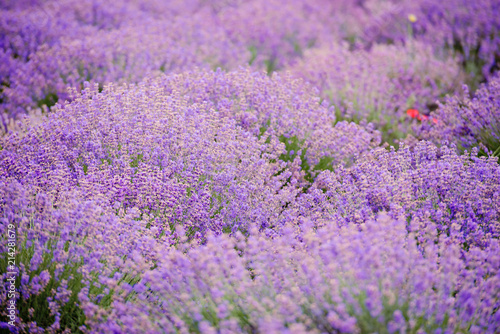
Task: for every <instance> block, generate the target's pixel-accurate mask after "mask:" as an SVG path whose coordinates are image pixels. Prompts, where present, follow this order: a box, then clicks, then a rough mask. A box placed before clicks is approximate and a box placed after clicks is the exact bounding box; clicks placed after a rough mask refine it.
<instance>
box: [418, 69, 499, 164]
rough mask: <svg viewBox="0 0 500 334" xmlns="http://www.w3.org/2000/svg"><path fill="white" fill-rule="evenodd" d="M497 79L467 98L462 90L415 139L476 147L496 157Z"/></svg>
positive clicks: (466, 92)
mask: <svg viewBox="0 0 500 334" xmlns="http://www.w3.org/2000/svg"><path fill="white" fill-rule="evenodd" d="M499 110H500V76H499V75H496V76H495V77H493V78H492V79H491V80H490V81H489V82H488V84H486V85H483V86H482V87H480V89H478V90H477V91H476V92H475V93H473V94H471V93H470V92H469V89H468V88H467V86H464V94H463V96H460V95H455V96H452V97H450V98H448V99H447V100H446V101H445V103H443V104H440V107H439V108H438V109H437V110H436V111H435V113H434V117H435V118H436V119H438V120H439V121H438V122H435V124H432V125H431V124H426V125H425V126H422V127H421V128H420V129H419V135H420V137H422V138H427V139H431V140H434V141H436V142H437V143H440V142H442V141H444V140H447V141H449V142H455V143H456V144H457V145H458V146H459V147H461V148H463V149H468V150H470V149H471V148H472V147H475V146H480V147H481V149H483V151H489V152H490V153H493V155H495V156H500V113H499Z"/></svg>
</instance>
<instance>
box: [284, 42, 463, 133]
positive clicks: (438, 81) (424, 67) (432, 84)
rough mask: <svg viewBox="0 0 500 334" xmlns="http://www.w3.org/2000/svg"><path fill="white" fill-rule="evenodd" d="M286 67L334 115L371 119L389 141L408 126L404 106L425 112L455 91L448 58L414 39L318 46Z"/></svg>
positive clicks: (456, 75)
mask: <svg viewBox="0 0 500 334" xmlns="http://www.w3.org/2000/svg"><path fill="white" fill-rule="evenodd" d="M291 71H292V72H293V74H294V75H296V76H298V77H302V78H304V79H305V80H307V81H309V82H310V83H311V84H313V85H314V86H317V87H318V88H319V90H320V92H321V96H322V97H323V98H324V99H326V101H328V102H329V103H330V104H332V105H333V106H335V108H336V113H337V117H339V118H341V119H348V120H355V121H357V122H359V121H365V122H372V123H373V124H374V125H375V127H376V128H377V129H380V130H385V131H384V133H386V134H387V136H386V137H387V138H384V139H386V140H389V141H391V140H396V139H400V138H404V137H406V135H407V134H408V133H409V132H410V131H411V128H412V124H411V119H410V118H408V117H406V110H407V109H408V108H417V109H419V110H422V111H426V112H427V113H429V111H430V109H431V108H433V106H434V105H435V102H436V101H437V100H438V99H439V98H442V97H444V96H445V95H446V94H448V93H453V92H455V90H456V89H457V88H458V83H459V80H460V77H461V75H460V69H459V66H458V64H457V63H456V62H455V61H454V60H453V59H451V58H448V59H446V58H445V59H438V58H436V57H435V56H434V55H433V52H432V50H431V49H430V48H429V47H428V46H427V45H424V44H421V43H416V42H415V43H411V44H409V45H406V46H404V47H399V46H394V45H375V46H373V48H372V49H371V50H369V51H365V50H354V51H350V50H349V48H348V46H347V45H343V46H340V45H332V46H330V47H328V48H318V49H314V50H311V51H310V52H308V53H306V55H305V57H304V58H303V59H302V60H301V61H300V62H299V63H298V64H296V65H294V66H293V67H292V68H291Z"/></svg>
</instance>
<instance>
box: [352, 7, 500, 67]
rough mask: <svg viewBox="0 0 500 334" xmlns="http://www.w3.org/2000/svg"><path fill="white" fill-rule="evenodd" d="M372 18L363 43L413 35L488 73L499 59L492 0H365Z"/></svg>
mask: <svg viewBox="0 0 500 334" xmlns="http://www.w3.org/2000/svg"><path fill="white" fill-rule="evenodd" d="M367 3H368V4H369V5H367V6H365V8H366V9H367V10H368V11H370V13H371V15H370V17H371V18H372V19H371V20H370V21H369V23H368V24H367V25H366V26H365V31H364V33H363V34H361V35H360V40H361V41H362V42H363V43H366V44H371V43H389V44H390V43H396V44H398V43H407V42H408V41H409V40H411V39H413V38H415V39H417V40H420V41H423V42H425V43H426V44H428V45H430V46H432V47H433V48H435V49H438V50H442V49H446V50H453V51H456V52H457V53H458V54H459V55H460V57H461V60H462V61H463V62H464V64H466V68H467V71H469V72H471V73H474V74H475V75H477V76H486V77H489V76H490V75H491V74H492V71H494V70H498V69H499V67H498V62H499V60H500V52H499V50H500V18H499V17H498V15H496V13H497V12H498V11H499V10H500V3H498V1H496V0H480V1H474V2H470V1H467V0H451V1H434V0H418V1H407V0H404V1H388V2H387V5H386V6H380V5H379V2H378V1H373V2H371V1H367ZM370 3H371V4H370Z"/></svg>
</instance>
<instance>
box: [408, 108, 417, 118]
mask: <svg viewBox="0 0 500 334" xmlns="http://www.w3.org/2000/svg"><path fill="white" fill-rule="evenodd" d="M406 114H407V115H408V116H410V117H411V118H417V117H419V115H420V113H419V112H418V110H417V109H408V110H406Z"/></svg>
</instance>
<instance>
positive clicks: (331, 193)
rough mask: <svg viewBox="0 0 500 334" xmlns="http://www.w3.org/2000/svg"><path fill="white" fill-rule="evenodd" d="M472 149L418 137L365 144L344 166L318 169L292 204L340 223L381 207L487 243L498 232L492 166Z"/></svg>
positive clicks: (499, 170)
mask: <svg viewBox="0 0 500 334" xmlns="http://www.w3.org/2000/svg"><path fill="white" fill-rule="evenodd" d="M475 154H476V155H477V150H476V152H475ZM475 154H474V153H473V154H464V155H458V154H457V153H456V152H455V150H454V149H453V148H448V147H446V146H443V147H441V148H439V149H438V148H437V147H436V146H434V145H433V144H431V143H428V142H424V141H422V142H420V143H419V144H417V146H416V147H415V148H414V149H410V148H408V147H402V148H400V149H399V150H397V151H396V150H391V151H388V150H386V149H383V148H380V149H377V150H373V151H372V152H370V154H366V155H364V156H363V157H362V158H361V159H359V160H358V161H357V163H356V164H355V165H354V166H353V167H352V168H348V169H345V168H337V169H336V170H335V171H333V172H330V171H325V172H323V173H322V174H321V175H320V176H319V177H318V178H317V179H316V181H315V184H314V185H313V187H312V188H311V189H310V191H309V193H308V194H305V195H304V196H303V197H302V198H301V199H300V201H299V202H300V204H299V206H298V209H296V210H297V211H298V212H299V213H300V215H303V216H305V217H308V218H309V219H314V221H317V222H318V224H322V223H321V222H322V221H325V222H328V221H330V220H332V219H334V220H335V221H337V222H341V224H342V225H349V224H351V223H355V224H362V223H363V222H365V221H366V220H368V219H370V218H372V217H373V216H374V215H376V213H377V212H380V211H388V212H389V214H390V215H391V216H393V217H401V216H402V217H404V218H405V219H407V220H408V221H409V222H410V221H412V223H411V224H410V225H409V230H412V231H419V233H426V232H427V231H428V230H432V231H433V232H434V233H435V234H437V235H439V234H446V235H448V236H450V237H451V238H452V239H453V240H454V242H456V243H458V244H463V245H464V247H468V246H469V245H480V246H487V245H488V243H489V242H490V240H491V238H498V237H500V206H499V203H500V166H499V165H498V163H497V158H489V159H485V158H484V157H483V158H478V157H477V156H476V155H475ZM417 234H418V233H417Z"/></svg>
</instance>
